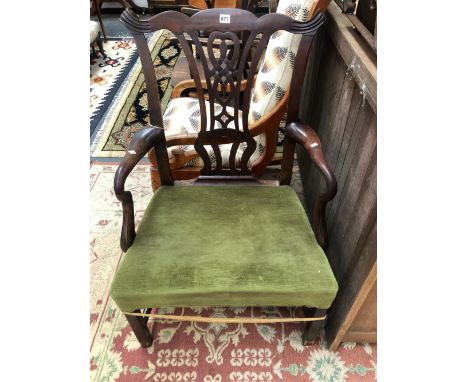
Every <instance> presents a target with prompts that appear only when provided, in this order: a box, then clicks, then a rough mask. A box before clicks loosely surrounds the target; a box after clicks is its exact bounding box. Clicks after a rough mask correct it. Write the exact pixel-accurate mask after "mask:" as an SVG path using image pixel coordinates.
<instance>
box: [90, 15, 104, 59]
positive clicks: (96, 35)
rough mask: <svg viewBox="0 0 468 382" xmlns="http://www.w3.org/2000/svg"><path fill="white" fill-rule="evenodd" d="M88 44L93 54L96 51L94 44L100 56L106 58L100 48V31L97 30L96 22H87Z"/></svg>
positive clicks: (101, 47)
mask: <svg viewBox="0 0 468 382" xmlns="http://www.w3.org/2000/svg"><path fill="white" fill-rule="evenodd" d="M89 44H90V46H91V49H92V50H93V53H96V49H95V47H94V44H96V45H97V46H98V48H99V52H100V53H101V55H102V56H103V57H106V52H105V51H104V47H103V46H102V40H101V30H100V29H99V23H98V22H97V21H93V20H89Z"/></svg>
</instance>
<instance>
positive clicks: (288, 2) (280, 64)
mask: <svg viewBox="0 0 468 382" xmlns="http://www.w3.org/2000/svg"><path fill="white" fill-rule="evenodd" d="M329 3H330V0H280V1H279V4H278V8H277V11H276V13H280V14H285V15H287V16H289V17H292V18H294V19H295V20H298V21H306V20H308V19H310V17H311V16H312V15H313V14H314V13H315V12H316V11H317V10H320V11H322V12H324V11H325V9H326V8H327V6H328V4H329ZM252 4H254V1H250V2H249V6H252ZM300 40H301V36H294V35H293V34H291V33H288V32H283V31H278V32H277V33H276V34H274V35H273V36H271V38H270V40H269V43H268V46H267V49H266V51H265V56H264V59H263V62H262V63H261V65H260V67H259V71H258V75H257V79H256V82H255V87H254V91H253V93H252V96H251V99H250V103H251V107H250V111H249V128H250V129H251V133H252V135H253V136H254V137H255V140H256V141H257V149H256V151H255V153H254V155H253V156H252V157H251V159H250V162H251V164H252V166H253V172H254V173H255V174H256V175H257V176H259V175H261V173H262V172H263V170H264V169H265V167H266V166H268V165H269V164H270V163H271V162H272V160H273V158H274V156H275V152H276V144H277V140H278V127H279V124H280V121H281V118H282V117H283V115H284V113H285V111H286V106H287V102H288V96H289V83H290V80H291V75H292V70H293V67H294V62H295V58H296V55H297V50H298V47H299V42H300ZM194 87H195V81H193V80H187V81H182V82H181V83H180V84H178V85H176V86H175V87H174V90H173V93H172V98H173V99H172V100H171V101H170V103H169V104H168V105H167V108H166V111H165V113H164V116H163V117H164V127H165V129H166V139H167V144H168V147H169V148H168V152H169V160H170V166H171V170H172V174H173V177H174V179H177V180H181V179H192V178H195V177H196V176H198V175H199V174H200V168H201V166H202V160H201V158H200V156H199V155H197V153H196V151H195V150H194V149H193V142H194V139H196V134H197V133H198V131H200V117H199V109H198V104H197V102H194V100H193V99H190V97H181V95H182V94H183V93H184V91H186V90H187V89H192V88H194ZM239 118H241V116H239ZM184 136H185V138H186V139H185V140H184V144H180V139H181V138H182V137H184ZM228 151H229V148H228V147H225V149H222V150H221V153H222V156H223V160H224V162H225V163H227V161H228V154H227V153H228ZM210 155H213V152H212V151H211V152H210ZM240 155H241V153H240V152H239V153H238V156H237V157H238V158H239V157H240ZM149 157H150V161H151V163H152V167H151V179H152V183H153V189H157V188H158V187H159V185H160V183H159V174H158V165H157V160H156V156H155V155H154V152H153V151H151V152H150V154H149Z"/></svg>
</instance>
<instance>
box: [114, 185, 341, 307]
mask: <svg viewBox="0 0 468 382" xmlns="http://www.w3.org/2000/svg"><path fill="white" fill-rule="evenodd" d="M337 290H338V285H337V282H336V280H335V277H334V275H333V272H332V270H331V268H330V265H329V263H328V260H327V258H326V256H325V254H324V252H323V250H322V249H321V247H320V246H319V244H318V243H317V241H316V239H315V236H314V234H313V231H312V229H311V227H310V224H309V221H308V219H307V215H306V213H305V211H304V209H303V207H302V205H301V202H300V201H299V198H298V197H297V195H296V193H295V192H294V190H293V189H292V188H291V187H289V186H280V187H270V186H174V187H171V186H163V187H161V188H159V189H158V191H157V192H156V193H155V194H154V196H153V197H152V199H151V202H150V203H149V205H148V207H147V209H146V211H145V213H144V216H143V219H142V221H141V223H140V226H139V228H138V232H137V236H136V238H135V241H134V243H133V245H132V246H131V247H130V249H129V250H128V251H127V253H126V254H125V256H124V257H123V260H122V262H121V264H120V266H119V268H118V270H117V272H116V274H115V276H114V280H113V282H112V286H111V296H112V298H113V299H114V301H115V302H116V303H117V305H118V306H119V308H120V309H121V310H122V311H126V312H130V311H133V310H135V309H140V308H147V307H182V306H301V305H305V306H312V307H317V308H324V309H325V308H328V307H329V306H330V305H331V303H332V302H333V300H334V298H335V296H336V293H337Z"/></svg>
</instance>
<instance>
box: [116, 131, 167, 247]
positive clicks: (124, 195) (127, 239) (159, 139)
mask: <svg viewBox="0 0 468 382" xmlns="http://www.w3.org/2000/svg"><path fill="white" fill-rule="evenodd" d="M153 147H154V149H155V151H156V152H157V153H158V152H163V153H162V155H161V160H162V161H164V153H165V157H166V164H167V168H169V160H168V159H167V150H166V140H165V137H164V131H163V129H161V128H159V127H145V128H143V129H141V130H139V131H138V132H136V133H135V135H134V136H133V138H132V140H131V142H130V144H129V146H128V150H127V152H126V153H125V156H124V157H123V159H122V161H121V162H120V165H119V167H118V169H117V171H116V172H115V177H114V192H115V196H116V197H117V199H118V200H120V201H121V202H122V209H123V223H122V232H121V236H120V247H121V248H122V250H123V251H124V252H126V251H127V249H128V248H130V246H131V245H132V243H133V240H134V239H135V236H136V233H135V221H134V216H135V214H134V208H133V198H132V193H131V192H130V191H125V181H126V179H127V177H128V175H129V174H130V172H131V171H132V170H133V169H134V168H135V166H136V165H137V163H138V162H139V161H140V160H141V159H142V158H143V157H144V156H145V155H146V153H148V151H149V150H150V149H151V148H153ZM158 159H160V158H158ZM162 177H163V176H162V175H161V181H162V183H166V184H167V183H169V184H170V181H171V180H172V177H171V176H170V170H169V178H170V179H164V180H165V181H166V182H163V179H162ZM172 183H173V181H172Z"/></svg>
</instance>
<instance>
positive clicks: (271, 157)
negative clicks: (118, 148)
mask: <svg viewBox="0 0 468 382" xmlns="http://www.w3.org/2000/svg"><path fill="white" fill-rule="evenodd" d="M205 1H206V0H201V2H205ZM329 3H330V0H317V1H316V2H315V4H314V9H312V14H315V13H316V12H317V11H320V12H322V13H323V12H325V9H326V8H327V6H328V4H329ZM256 5H257V1H256V0H249V1H248V5H247V10H249V11H250V12H252V11H253V9H254V8H255V6H256ZM193 11H194V12H186V13H187V14H195V13H198V12H199V10H198V9H193ZM188 42H189V45H190V47H192V42H191V39H188ZM201 43H202V44H203V45H205V42H204V41H203V40H201ZM245 85H246V81H243V83H242V85H241V87H242V89H241V90H242V91H244V90H245ZM203 86H204V89H206V87H205V84H203ZM194 88H196V84H195V80H193V79H192V80H185V81H181V82H179V83H178V84H177V85H176V86H175V87H174V89H173V91H172V96H171V98H178V97H180V96H181V95H182V93H183V92H187V91H188V90H191V89H194ZM288 102H289V91H288V92H286V94H285V95H284V96H283V97H282V99H281V101H280V102H279V103H278V104H277V105H276V106H275V107H274V108H273V110H271V111H270V112H269V113H267V114H265V115H263V116H262V117H261V118H260V119H259V120H258V121H256V122H254V123H253V124H251V125H249V129H250V132H251V134H252V136H257V135H260V134H265V152H264V153H263V154H262V155H261V156H260V157H259V158H258V159H257V160H256V161H255V163H254V164H253V166H252V170H253V173H254V174H255V175H257V176H260V175H261V174H262V173H263V171H264V170H265V168H266V167H267V166H269V165H274V164H279V163H280V162H281V156H280V157H275V153H276V145H277V142H278V129H279V125H280V122H281V119H282V118H283V116H284V114H285V113H286V110H287V106H288ZM196 138H197V135H196V134H193V135H183V136H182V135H172V136H168V137H166V139H167V145H168V147H174V146H180V145H193V144H194V142H195V140H196ZM172 153H173V159H172V160H171V163H170V168H171V171H172V176H173V177H174V179H175V180H187V179H194V178H196V177H197V176H199V175H200V170H201V169H200V168H199V167H186V164H187V163H188V162H190V161H191V160H192V159H194V158H196V157H197V156H198V154H196V152H195V151H190V152H186V151H182V150H176V149H173V150H172ZM148 157H149V160H150V163H151V168H150V171H151V183H152V188H153V191H155V190H157V189H158V188H159V187H160V186H161V182H160V176H159V170H158V162H157V159H156V155H155V153H154V151H153V150H150V152H149V154H148Z"/></svg>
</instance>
